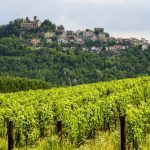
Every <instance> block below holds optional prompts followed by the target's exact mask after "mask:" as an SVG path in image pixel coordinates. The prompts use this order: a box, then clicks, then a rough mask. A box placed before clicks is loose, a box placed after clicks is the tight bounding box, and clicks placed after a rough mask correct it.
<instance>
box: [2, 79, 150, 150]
mask: <svg viewBox="0 0 150 150" xmlns="http://www.w3.org/2000/svg"><path fill="white" fill-rule="evenodd" d="M122 125H123V126H124V128H123V130H121V129H122V128H121V126H122ZM7 130H9V131H11V132H9V133H10V134H11V135H10V134H9V135H8V134H7ZM121 131H123V132H124V133H123V134H121ZM8 136H11V140H12V139H13V140H12V141H13V143H11V144H12V145H14V147H15V148H16V149H20V150H21V149H29V150H30V149H31V150H35V149H36V150H38V149H43V150H47V149H50V150H62V149H64V150H69V149H70V150H74V149H80V150H82V149H83V150H84V149H86V150H88V149H90V150H93V148H95V149H96V150H98V149H102V150H105V149H107V150H109V149H112V150H113V149H114V150H117V149H120V145H121V144H120V143H121V142H122V140H121V139H120V138H121V137H122V136H124V138H125V139H126V142H125V147H126V148H127V149H131V150H132V149H135V150H140V149H141V150H143V149H145V150H148V149H149V148H150V147H149V144H150V143H149V141H150V138H149V136H150V77H139V78H135V79H125V80H118V81H110V82H101V83H96V84H89V85H78V86H75V87H66V88H52V89H49V90H36V91H32V90H31V91H28V92H17V93H8V94H0V145H1V147H0V149H2V150H5V149H7V137H8ZM12 137H13V138H12ZM12 141H11V142H12ZM11 144H10V145H11Z"/></svg>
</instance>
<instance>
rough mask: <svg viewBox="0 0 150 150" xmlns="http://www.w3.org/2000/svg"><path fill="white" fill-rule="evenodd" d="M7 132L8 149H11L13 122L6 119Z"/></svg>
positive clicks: (12, 143)
mask: <svg viewBox="0 0 150 150" xmlns="http://www.w3.org/2000/svg"><path fill="white" fill-rule="evenodd" d="M7 134H8V150H13V146H14V139H13V122H12V121H10V120H8V121H7Z"/></svg>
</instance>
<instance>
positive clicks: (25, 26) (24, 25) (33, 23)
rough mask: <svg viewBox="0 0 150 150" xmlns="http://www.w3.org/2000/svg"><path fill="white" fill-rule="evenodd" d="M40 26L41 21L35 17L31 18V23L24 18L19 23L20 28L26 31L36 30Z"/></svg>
mask: <svg viewBox="0 0 150 150" xmlns="http://www.w3.org/2000/svg"><path fill="white" fill-rule="evenodd" d="M40 26H41V21H40V20H39V19H38V17H37V16H34V17H33V21H29V20H28V18H26V19H25V20H23V22H22V23H21V28H22V29H26V30H30V29H36V28H38V27H40Z"/></svg>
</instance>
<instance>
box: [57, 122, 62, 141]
mask: <svg viewBox="0 0 150 150" xmlns="http://www.w3.org/2000/svg"><path fill="white" fill-rule="evenodd" d="M56 129H57V134H58V136H59V137H60V138H61V139H62V121H57V124H56Z"/></svg>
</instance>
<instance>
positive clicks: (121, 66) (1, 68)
mask: <svg viewBox="0 0 150 150" xmlns="http://www.w3.org/2000/svg"><path fill="white" fill-rule="evenodd" d="M149 74H150V49H148V50H145V51H142V50H140V49H138V48H132V49H128V50H124V51H118V52H115V53H114V52H107V51H105V50H103V51H102V52H101V53H100V54H96V53H91V52H85V51H82V50H80V47H79V48H78V49H77V50H74V51H72V50H67V51H62V49H61V47H60V46H57V45H56V46H53V45H52V46H49V47H47V48H44V47H43V48H38V49H36V48H33V47H32V46H29V45H27V44H26V43H25V42H24V40H23V39H22V38H15V37H13V38H1V39H0V75H1V76H6V75H9V76H19V77H28V78H33V79H41V80H43V81H47V82H52V83H54V84H55V85H63V86H64V85H76V84H82V83H93V82H98V81H107V80H114V79H122V78H130V77H136V76H141V75H149Z"/></svg>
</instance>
